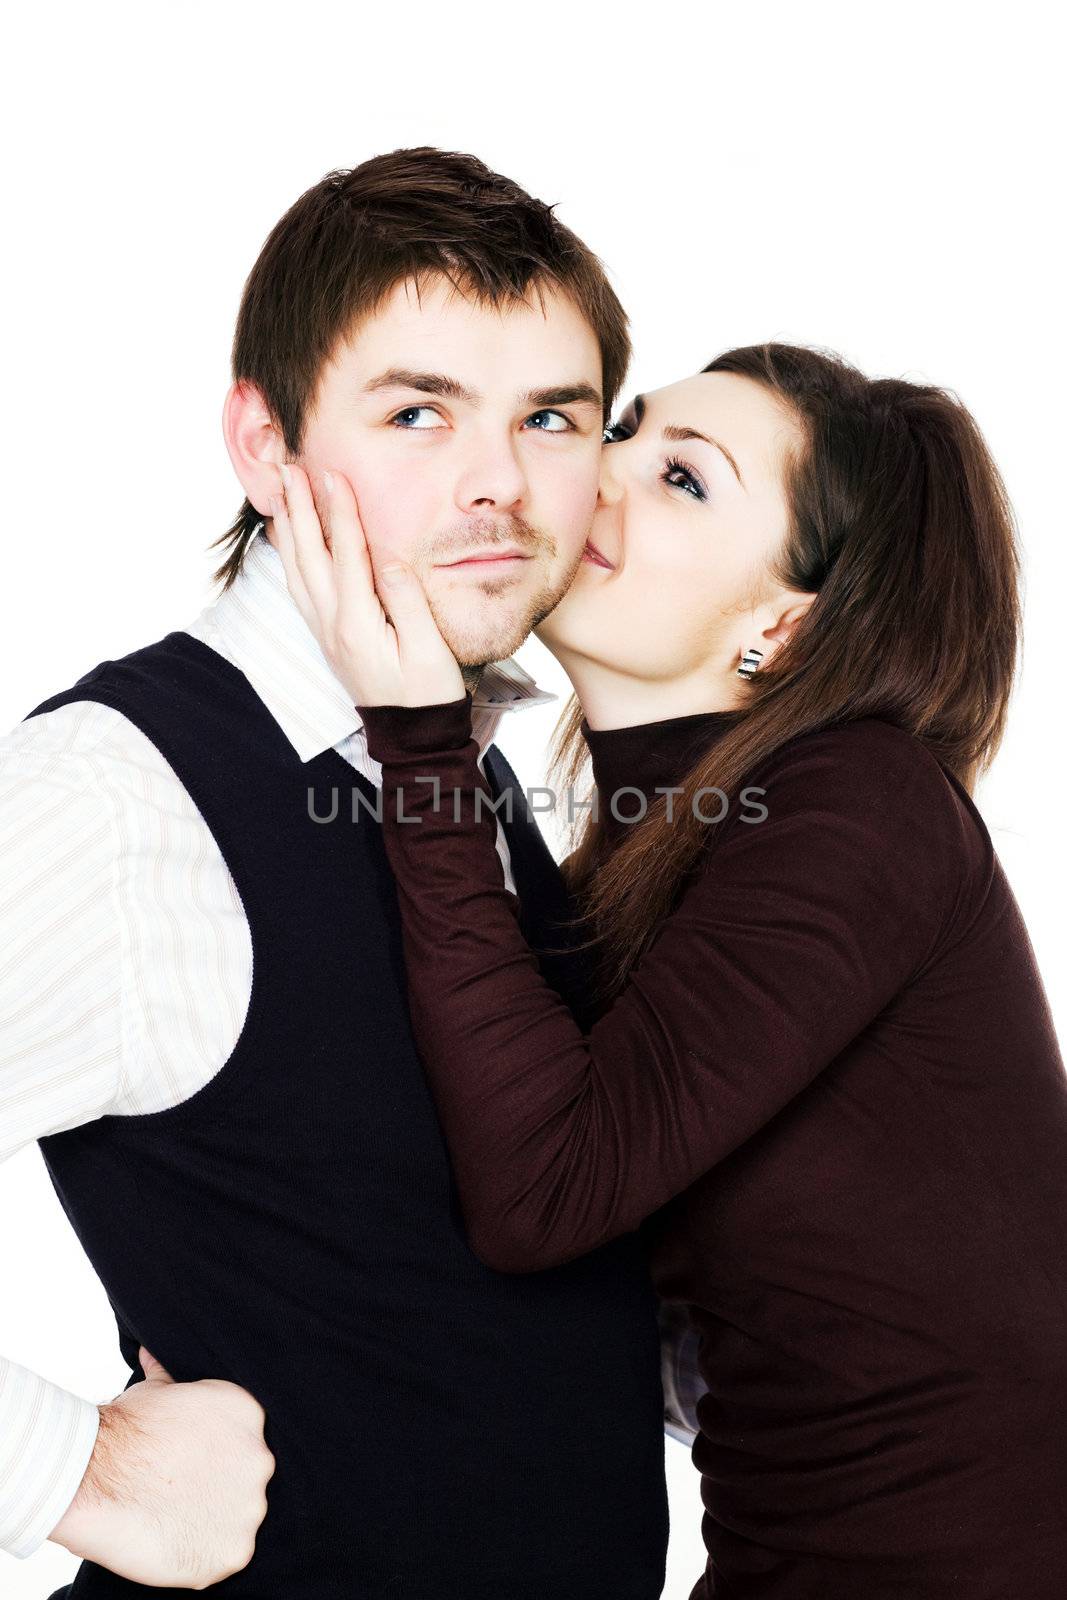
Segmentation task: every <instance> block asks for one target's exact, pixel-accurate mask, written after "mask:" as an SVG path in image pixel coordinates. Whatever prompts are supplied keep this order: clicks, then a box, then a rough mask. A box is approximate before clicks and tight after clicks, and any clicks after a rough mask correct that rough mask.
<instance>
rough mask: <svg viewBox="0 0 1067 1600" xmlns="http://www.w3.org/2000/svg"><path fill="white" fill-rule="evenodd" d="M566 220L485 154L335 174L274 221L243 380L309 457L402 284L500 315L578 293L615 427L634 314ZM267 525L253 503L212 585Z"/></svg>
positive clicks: (369, 165) (260, 271) (240, 332)
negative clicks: (346, 358)
mask: <svg viewBox="0 0 1067 1600" xmlns="http://www.w3.org/2000/svg"><path fill="white" fill-rule="evenodd" d="M553 210H554V207H553V206H548V205H545V204H544V203H543V202H542V201H540V200H534V199H533V198H532V197H531V196H530V195H528V194H527V193H526V191H525V190H524V189H520V187H519V185H518V184H517V183H512V182H511V180H510V179H508V178H504V177H501V176H500V174H499V173H496V172H491V171H490V170H489V168H488V167H487V166H485V165H484V163H482V162H481V161H479V160H477V159H476V157H474V156H470V155H462V154H458V153H456V152H454V151H450V152H449V151H443V150H435V149H432V148H431V147H429V146H420V147H419V148H417V149H412V150H394V151H392V152H391V153H390V154H388V155H380V156H375V157H373V158H372V159H371V160H370V161H364V162H363V163H362V165H361V166H358V167H353V168H351V169H350V170H343V169H338V170H335V171H333V172H328V173H327V174H326V176H325V177H324V178H322V179H321V181H320V182H319V183H317V184H315V185H314V187H313V188H311V189H308V190H307V192H306V193H305V194H302V195H301V196H300V198H299V199H298V200H297V201H296V202H295V204H293V205H292V206H290V208H289V210H288V211H287V212H286V213H285V215H284V216H283V217H282V218H281V219H280V221H279V222H277V223H276V224H275V226H274V228H273V229H272V231H271V233H270V234H269V235H268V237H267V240H266V242H265V244H264V245H263V248H262V250H261V251H260V253H259V256H258V258H257V260H256V262H255V265H254V266H253V268H252V270H251V272H250V273H249V275H248V279H247V281H246V283H245V286H244V292H243V294H242V296H241V304H240V308H239V310H238V313H237V325H236V328H235V330H234V337H233V350H232V357H231V368H232V375H233V381H234V382H235V383H237V382H242V381H247V382H250V383H254V384H256V385H257V387H258V388H259V390H260V391H261V393H262V395H263V398H264V400H265V401H266V403H267V406H268V407H269V409H270V414H271V418H272V421H273V422H274V425H275V426H276V427H277V429H278V431H279V432H280V434H281V436H282V438H283V440H284V443H285V447H286V449H287V451H288V452H289V453H290V454H291V455H292V456H299V454H300V451H301V449H302V445H303V433H304V428H305V425H306V421H307V418H308V415H309V413H310V412H311V410H312V409H313V406H314V400H315V394H316V390H317V386H318V382H319V378H320V375H321V373H322V370H323V367H324V366H325V364H326V362H327V360H328V359H329V357H330V355H331V354H332V352H333V350H334V348H335V347H336V345H337V343H338V341H339V340H340V339H342V338H344V337H349V336H351V334H352V333H353V332H354V331H355V328H356V327H357V326H358V324H359V323H360V322H361V321H363V320H364V319H365V318H367V317H369V316H372V315H373V314H374V312H375V311H376V310H377V308H378V307H379V306H380V305H381V303H382V302H383V301H384V300H385V299H386V297H387V296H388V295H389V293H390V292H391V291H392V289H393V288H394V287H395V285H396V284H397V283H400V282H403V281H406V280H408V279H410V280H412V281H413V282H414V283H415V284H416V286H417V285H419V284H420V283H421V282H423V281H424V280H425V279H426V278H427V277H428V276H431V275H435V274H440V275H442V276H444V277H446V278H448V279H449V280H450V281H451V282H452V283H453V284H454V285H455V287H456V289H457V291H458V292H463V293H466V294H469V295H473V297H474V298H475V299H477V300H478V301H480V302H482V303H484V304H490V305H499V304H502V303H507V302H508V301H518V300H522V299H524V298H525V296H526V292H527V290H528V289H529V288H531V287H535V288H536V289H537V291H538V293H540V292H541V289H542V288H543V286H544V285H546V284H548V285H554V286H556V287H558V288H559V289H561V290H562V291H565V292H566V293H567V294H569V296H570V298H571V299H572V301H573V302H574V304H575V305H576V306H577V308H578V310H579V311H580V312H581V313H582V314H583V316H585V318H586V319H587V321H588V322H589V324H590V325H591V327H592V328H593V331H594V332H595V334H596V336H597V339H598V342H599V344H600V351H601V357H602V362H603V391H604V415H605V420H606V418H607V416H608V415H609V414H610V410H611V407H612V406H613V405H614V402H615V398H616V396H617V394H618V392H619V389H620V388H621V386H622V381H623V378H624V377H625V375H626V369H627V367H628V366H629V362H630V339H629V333H628V331H627V328H628V324H627V317H626V313H625V311H624V310H623V308H622V306H621V305H620V304H619V301H618V298H617V297H616V295H615V292H614V290H613V289H612V288H611V285H610V284H609V283H608V280H607V277H606V276H605V273H604V269H603V267H602V266H601V264H600V262H599V260H598V259H597V257H596V256H595V255H594V254H593V253H592V251H591V250H589V249H588V248H587V247H586V246H585V245H584V244H583V243H582V241H581V240H580V239H579V238H577V236H576V235H575V234H573V233H572V232H571V231H570V229H569V228H565V227H564V226H563V224H562V223H561V222H559V221H557V219H556V218H555V217H554V216H553V214H552V213H553ZM260 520H261V519H260V514H259V512H257V511H256V509H255V507H254V506H253V505H252V504H251V502H250V501H248V500H246V501H245V502H244V504H243V506H242V507H241V509H240V511H239V512H238V513H237V516H236V517H235V518H234V520H233V522H232V523H231V525H230V527H229V528H227V530H226V532H225V533H223V534H222V535H221V536H220V537H219V538H218V539H216V540H214V541H213V544H212V546H211V547H210V548H214V546H215V545H229V546H230V553H229V555H228V556H227V558H226V560H225V561H224V562H223V564H222V566H220V567H219V569H218V571H217V572H215V573H214V574H213V576H214V578H215V579H216V580H219V581H221V582H222V585H223V589H224V590H225V589H227V588H229V586H230V584H231V583H232V582H233V580H234V578H235V577H236V576H237V573H238V571H239V570H240V567H241V563H242V561H243V560H244V556H245V552H246V550H247V548H248V545H249V543H250V542H251V539H252V535H253V533H254V531H255V529H256V526H257V524H258V523H259V521H260Z"/></svg>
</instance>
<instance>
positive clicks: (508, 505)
mask: <svg viewBox="0 0 1067 1600" xmlns="http://www.w3.org/2000/svg"><path fill="white" fill-rule="evenodd" d="M527 487H528V486H527V482H526V473H525V470H524V468H523V465H522V462H521V461H520V460H519V458H518V456H517V455H516V452H515V449H514V446H513V445H512V444H511V443H510V442H503V441H499V442H498V441H489V440H485V441H483V442H482V443H480V444H479V445H478V446H477V447H476V448H475V449H474V450H472V452H471V456H470V459H469V460H468V462H467V464H466V466H465V468H464V470H463V473H462V475H461V477H460V480H459V482H458V483H457V485H456V503H457V505H458V506H459V507H460V509H461V510H463V511H470V510H477V509H481V510H483V511H487V510H495V511H510V510H513V509H514V508H515V507H516V506H519V505H521V504H522V502H523V500H524V499H525V498H526V494H527Z"/></svg>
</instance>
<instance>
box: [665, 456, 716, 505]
mask: <svg viewBox="0 0 1067 1600" xmlns="http://www.w3.org/2000/svg"><path fill="white" fill-rule="evenodd" d="M678 478H681V480H682V481H681V482H680V483H679V482H677V481H676V480H677V479H678ZM663 481H664V483H669V484H670V486H671V488H672V489H681V490H683V491H684V493H686V494H688V495H691V496H692V498H693V499H694V500H703V499H705V498H706V496H705V493H704V485H703V484H702V483H701V481H700V479H699V478H698V477H697V476H696V474H695V473H694V472H692V471H690V469H689V468H688V467H687V466H686V465H685V463H684V462H683V461H668V462H667V465H666V467H665V468H664V470H663Z"/></svg>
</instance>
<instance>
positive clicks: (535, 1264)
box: [359, 695, 969, 1272]
mask: <svg viewBox="0 0 1067 1600" xmlns="http://www.w3.org/2000/svg"><path fill="white" fill-rule="evenodd" d="M359 710H360V713H361V715H362V716H363V717H364V720H365V723H366V727H367V733H368V740H369V748H370V752H371V754H372V756H374V758H375V759H376V760H378V761H380V762H381V763H382V767H383V792H384V807H383V818H384V820H383V827H384V831H385V841H386V847H387V850H388V854H389V859H390V861H391V863H392V867H393V871H394V873H395V876H396V882H397V889H398V894H399V899H400V906H401V911H402V915H403V923H404V940H405V952H406V962H407V971H408V984H409V993H410V1002H411V1015H412V1021H413V1024H414V1027H415V1031H416V1037H417V1039H418V1041H419V1044H420V1048H421V1051H422V1055H423V1059H424V1062H425V1066H426V1070H427V1072H428V1074H429V1079H430V1082H431V1085H432V1089H433V1093H434V1096H435V1098H436V1101H437V1105H438V1108H439V1113H440V1116H441V1120H442V1125H443V1128H444V1131H445V1135H446V1138H447V1140H448V1144H449V1148H450V1151H451V1154H452V1160H453V1167H454V1170H455V1175H456V1181H457V1184H458V1187H459V1192H460V1197H461V1201H462V1205H463V1209H464V1214H465V1218H466V1221H467V1226H468V1229H469V1234H470V1239H471V1243H472V1246H473V1248H474V1249H475V1250H476V1251H477V1253H478V1254H479V1255H480V1256H481V1257H482V1259H483V1260H485V1261H486V1262H487V1263H489V1264H490V1265H492V1266H494V1267H496V1268H497V1269H498V1270H502V1271H513V1272H523V1271H533V1270H537V1269H539V1268H544V1267H549V1266H552V1265H555V1264H558V1263H561V1262H564V1261H567V1260H569V1259H571V1258H572V1257H575V1256H578V1255H581V1254H583V1253H584V1252H586V1251H588V1250H591V1249H593V1248H595V1247H596V1246H597V1245H600V1244H603V1243H605V1242H606V1241H607V1240H609V1239H612V1238H614V1237H616V1236H617V1235H619V1234H622V1233H625V1232H628V1231H629V1230H631V1229H633V1228H634V1227H636V1225H637V1224H638V1223H639V1222H640V1221H641V1220H642V1219H643V1218H645V1217H646V1216H648V1215H650V1214H651V1213H652V1212H653V1211H655V1210H656V1209H657V1208H658V1207H659V1206H661V1205H663V1204H664V1203H665V1202H666V1201H667V1200H669V1199H671V1198H672V1197H673V1196H674V1195H676V1194H679V1193H680V1192H681V1191H682V1190H683V1189H685V1188H687V1187H688V1186H689V1184H691V1183H692V1182H693V1181H694V1180H695V1179H696V1178H698V1177H700V1176H701V1175H702V1174H703V1173H705V1172H707V1171H708V1170H709V1169H710V1168H711V1167H713V1166H714V1165H715V1164H716V1163H717V1162H719V1161H721V1160H722V1159H723V1158H724V1157H725V1156H727V1155H729V1153H730V1152H731V1151H732V1150H734V1149H736V1147H737V1146H738V1145H739V1144H741V1143H742V1142H743V1141H744V1140H745V1139H748V1138H749V1137H751V1135H752V1134H754V1133H755V1132H756V1131H757V1130H758V1129H760V1128H761V1127H763V1126H764V1124H765V1123H767V1122H768V1121H769V1120H770V1119H771V1118H772V1117H773V1116H774V1115H775V1114H776V1113H777V1112H778V1111H780V1110H781V1109H782V1107H783V1106H785V1105H786V1104H787V1103H788V1102H789V1101H790V1100H792V1099H793V1098H794V1096H796V1095H797V1094H799V1093H800V1092H801V1090H803V1089H804V1088H805V1087H806V1086H807V1085H808V1084H810V1083H811V1081H812V1080H813V1078H814V1077H815V1076H816V1074H817V1073H819V1072H820V1071H821V1069H822V1068H824V1067H825V1066H826V1065H827V1064H828V1063H829V1062H831V1061H832V1060H833V1059H834V1057H835V1056H836V1055H837V1054H838V1053H839V1052H840V1051H841V1050H842V1049H843V1048H844V1047H845V1046H846V1045H847V1044H848V1043H849V1041H850V1040H852V1039H853V1038H854V1037H855V1036H856V1035H857V1034H858V1033H859V1032H860V1031H861V1030H862V1029H863V1028H864V1027H866V1025H867V1024H868V1023H869V1022H871V1021H872V1020H873V1018H875V1017H876V1016H877V1015H878V1013H879V1012H880V1011H881V1010H882V1009H883V1007H884V1006H885V1005H886V1004H887V1003H888V1001H889V1000H890V999H891V998H892V997H893V996H894V995H895V994H896V993H897V992H898V990H899V989H900V988H901V987H902V986H903V985H904V984H906V983H907V981H908V979H909V978H910V977H911V976H912V975H913V974H914V973H916V972H917V970H918V969H919V968H920V967H921V966H922V965H923V963H924V962H925V961H926V960H927V959H928V957H929V955H930V954H931V951H932V950H933V948H934V947H935V946H936V944H937V940H938V936H939V934H940V933H941V931H942V930H943V928H944V926H945V923H946V920H947V917H948V905H949V898H950V897H949V889H948V885H949V883H950V882H951V881H952V876H953V874H955V878H956V881H958V878H959V874H960V871H961V852H962V851H964V850H966V849H967V848H968V842H967V841H968V838H969V835H968V834H967V833H966V832H965V831H964V819H963V817H962V814H961V811H960V808H959V806H958V803H957V802H956V801H955V800H954V798H953V797H952V793H951V790H950V789H949V787H948V784H947V782H946V780H945V779H944V777H943V775H942V774H941V772H940V769H939V768H938V767H937V765H936V763H935V762H934V761H933V758H932V757H930V756H929V754H928V753H927V752H926V751H924V750H923V749H922V748H921V746H919V745H918V744H917V743H916V741H914V740H912V739H911V738H910V736H909V735H907V734H904V733H902V732H900V731H899V730H897V729H895V728H892V727H890V726H889V725H887V724H885V723H882V722H880V721H876V720H873V719H868V720H865V721H863V722H856V723H853V724H851V725H849V726H847V727H845V728H842V729H837V730H830V731H827V732H826V733H821V734H814V735H810V736H808V737H807V738H806V739H805V740H803V741H801V742H800V743H799V744H794V746H793V748H792V749H791V750H790V751H788V752H785V753H784V754H783V758H782V760H781V762H780V765H778V766H773V765H772V767H771V768H770V769H768V775H767V776H765V777H764V779H763V782H764V784H765V785H766V793H765V795H764V797H763V803H764V805H765V806H766V807H767V810H768V816H767V818H766V819H765V820H764V821H762V822H759V823H749V824H746V823H743V822H741V821H740V820H739V819H735V820H734V821H733V822H732V823H731V824H729V825H728V826H729V827H730V830H731V831H730V832H729V833H728V834H727V835H726V836H725V837H724V838H723V839H722V840H721V841H720V842H719V844H718V846H717V848H716V850H715V852H714V856H713V858H712V860H711V861H710V863H709V867H708V869H707V870H705V871H704V872H703V873H702V874H701V875H700V876H699V877H697V878H696V880H695V881H694V882H693V883H692V884H691V885H690V886H689V887H688V889H687V890H686V892H685V893H684V895H683V897H682V899H681V900H680V902H679V904H678V906H677V908H676V910H675V911H674V912H673V913H672V915H671V916H670V917H669V918H668V919H667V920H666V922H665V924H664V926H663V929H662V932H661V933H660V934H659V936H658V938H657V939H656V941H655V942H654V944H653V945H652V946H651V947H650V949H649V950H647V951H646V953H645V955H644V957H643V958H642V960H641V961H640V962H639V963H638V965H637V967H636V968H635V969H634V970H633V971H632V973H631V976H630V979H629V982H628V983H627V985H626V987H625V988H624V989H623V991H622V992H621V993H620V994H619V996H618V997H617V998H616V999H615V1001H614V1004H613V1005H612V1006H611V1008H610V1010H608V1011H607V1012H606V1014H605V1015H603V1016H602V1017H601V1018H600V1019H599V1020H598V1021H597V1022H596V1023H595V1025H594V1026H593V1027H592V1029H591V1031H590V1032H589V1033H588V1034H583V1032H582V1031H581V1029H580V1028H579V1027H578V1026H577V1024H576V1023H575V1021H574V1019H573V1017H572V1015H571V1013H570V1011H569V1010H568V1009H567V1007H566V1006H565V1005H564V1004H563V1003H562V1001H561V1000H560V999H559V998H558V997H557V995H556V994H555V993H554V992H553V990H552V989H551V988H550V987H549V986H548V984H547V983H546V982H545V981H544V979H543V978H542V976H541V974H540V973H539V971H538V967H537V962H536V960H535V958H534V955H533V954H532V952H531V951H530V949H529V947H528V946H527V944H526V943H525V941H524V939H523V937H522V934H521V932H520V930H519V926H518V923H517V919H516V911H515V902H514V900H513V898H512V897H510V896H509V895H508V894H507V893H506V891H505V890H504V887H503V882H502V875H501V871H500V863H499V858H498V856H497V854H496V851H495V849H494V846H493V828H494V822H493V812H492V811H491V810H490V808H489V805H488V804H484V803H483V804H480V805H479V802H478V800H477V796H478V794H479V793H480V794H481V796H482V801H483V802H484V801H488V799H489V796H488V791H487V790H486V787H485V782H484V779H483V777H482V774H481V772H480V771H479V769H478V767H477V753H478V752H477V746H476V745H475V743H474V741H473V740H472V739H471V738H470V696H469V695H468V696H466V697H465V699H463V700H456V701H452V702H449V703H447V704H442V705H436V706H420V707H408V706H396V707H393V706H360V707H359ZM430 776H433V777H435V778H436V779H438V780H439V784H440V790H439V792H440V799H441V803H440V805H439V806H438V808H437V810H436V811H435V810H434V808H433V799H434V793H435V790H434V786H433V785H431V784H430V783H429V782H428V781H425V780H426V779H427V778H428V777H430ZM398 789H401V790H402V806H401V808H400V814H401V817H402V818H417V820H410V821H409V820H398V815H397V812H398V807H397V791H398Z"/></svg>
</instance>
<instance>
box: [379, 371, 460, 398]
mask: <svg viewBox="0 0 1067 1600" xmlns="http://www.w3.org/2000/svg"><path fill="white" fill-rule="evenodd" d="M378 389H417V390H418V391H419V393H420V394H436V395H439V396H440V397H441V399H442V400H478V399H480V398H481V396H480V395H478V394H477V393H476V392H475V391H474V390H473V389H468V388H466V386H465V385H464V384H462V383H459V382H458V381H457V380H456V379H455V378H448V377H446V376H445V375H444V373H442V372H411V371H410V370H409V369H408V368H406V367H390V368H389V370H388V371H387V372H380V373H379V374H378V376H377V377H376V378H372V379H371V380H370V382H369V383H367V384H365V385H364V388H363V393H364V394H374V393H375V391H376V390H378Z"/></svg>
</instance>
